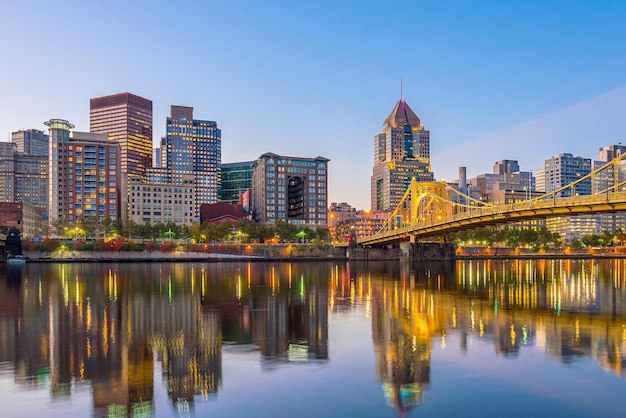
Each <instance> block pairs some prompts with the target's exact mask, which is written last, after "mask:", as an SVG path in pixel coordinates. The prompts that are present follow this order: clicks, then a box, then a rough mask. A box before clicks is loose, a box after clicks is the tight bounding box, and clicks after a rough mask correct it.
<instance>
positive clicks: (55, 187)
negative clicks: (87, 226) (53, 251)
mask: <svg viewBox="0 0 626 418" xmlns="http://www.w3.org/2000/svg"><path fill="white" fill-rule="evenodd" d="M45 125H46V126H48V128H49V131H48V135H49V137H50V142H49V144H50V151H49V167H50V168H49V173H48V213H49V221H51V222H55V221H59V222H64V223H67V224H69V225H74V224H76V223H77V222H78V221H79V220H80V219H81V218H85V219H87V218H92V219H95V221H96V222H100V221H101V220H102V219H103V218H104V217H105V216H107V215H108V216H110V217H111V218H112V219H117V218H118V217H119V215H120V207H119V205H120V200H119V191H120V188H119V185H120V176H121V167H120V155H121V151H120V145H119V143H118V142H113V141H110V140H109V139H108V135H107V134H103V133H102V134H98V133H87V132H73V135H72V136H70V130H71V129H73V128H74V125H72V124H71V123H69V122H68V121H66V120H63V119H51V120H49V121H48V122H45Z"/></svg>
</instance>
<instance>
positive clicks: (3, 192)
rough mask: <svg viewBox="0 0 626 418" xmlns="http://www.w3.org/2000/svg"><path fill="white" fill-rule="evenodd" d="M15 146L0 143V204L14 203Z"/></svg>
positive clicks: (8, 143)
mask: <svg viewBox="0 0 626 418" xmlns="http://www.w3.org/2000/svg"><path fill="white" fill-rule="evenodd" d="M14 177H15V144H13V143H11V142H0V202H14V201H15V181H14Z"/></svg>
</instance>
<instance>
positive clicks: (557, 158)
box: [545, 153, 591, 197]
mask: <svg viewBox="0 0 626 418" xmlns="http://www.w3.org/2000/svg"><path fill="white" fill-rule="evenodd" d="M589 173H591V159H589V158H583V157H574V156H573V155H572V154H570V153H563V154H558V155H554V156H553V157H552V158H549V159H547V160H545V187H546V189H545V192H546V193H550V192H553V191H555V190H558V189H560V188H561V187H564V186H567V185H568V184H570V183H573V182H575V181H576V180H579V179H580V178H582V177H584V176H586V175H587V174H589ZM575 193H576V194H578V195H581V196H583V195H590V194H591V180H585V181H582V182H581V183H579V184H578V185H577V186H576V190H575ZM570 196H572V191H571V190H570V189H568V190H563V191H562V192H560V193H559V197H570Z"/></svg>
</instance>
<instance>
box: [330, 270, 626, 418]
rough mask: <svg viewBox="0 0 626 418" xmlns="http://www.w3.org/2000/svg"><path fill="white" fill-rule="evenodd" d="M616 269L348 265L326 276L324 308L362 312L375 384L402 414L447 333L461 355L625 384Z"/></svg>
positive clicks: (625, 331)
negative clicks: (535, 353) (553, 363)
mask: <svg viewBox="0 0 626 418" xmlns="http://www.w3.org/2000/svg"><path fill="white" fill-rule="evenodd" d="M625 271H626V260H623V259H617V260H607V261H604V262H601V263H599V262H597V261H593V260H516V261H503V260H499V261H495V260H483V261H457V262H452V263H418V264H416V265H411V264H406V265H405V266H404V267H403V266H400V265H397V264H396V265H395V266H390V263H382V264H379V263H372V262H368V263H362V264H360V263H350V264H349V265H348V266H346V268H345V269H344V270H338V271H335V272H334V274H333V277H332V279H331V289H330V295H331V300H330V306H331V311H332V308H333V307H335V309H336V310H337V309H338V307H341V306H343V304H345V300H348V299H349V300H350V301H351V304H352V305H354V306H359V305H364V306H365V314H366V315H371V320H372V330H373V333H372V339H373V343H374V347H375V353H376V369H377V375H378V379H379V381H380V383H381V384H382V386H383V392H384V394H385V397H386V398H387V402H388V404H389V405H390V406H392V407H394V408H396V409H397V410H398V411H399V412H400V413H401V415H404V414H406V412H408V411H409V410H411V409H412V408H413V407H415V406H416V405H419V404H420V403H421V402H423V401H424V393H425V391H426V390H427V389H428V387H429V385H430V359H431V350H433V349H435V347H436V346H437V348H439V347H438V346H440V347H441V349H443V350H446V349H451V347H448V346H447V339H448V338H449V337H450V336H452V335H455V336H457V337H458V338H456V339H458V341H460V347H458V349H459V350H461V351H462V352H465V351H468V350H471V342H472V341H473V340H474V339H481V340H485V341H491V343H492V344H493V347H494V351H495V353H497V354H498V355H501V356H504V357H507V358H516V357H517V356H518V355H519V353H520V351H521V350H523V349H524V347H535V348H536V349H539V350H544V351H545V353H546V355H547V356H548V357H550V358H554V359H555V360H557V361H559V362H563V363H569V362H574V361H577V359H578V358H581V357H592V358H594V359H596V360H597V362H598V364H599V365H600V366H601V367H602V368H604V369H605V370H610V371H612V372H614V373H616V374H617V375H619V376H620V377H622V378H626V372H624V367H623V366H624V365H626V285H625V283H624V272H625ZM359 289H361V291H359ZM456 339H455V340H456Z"/></svg>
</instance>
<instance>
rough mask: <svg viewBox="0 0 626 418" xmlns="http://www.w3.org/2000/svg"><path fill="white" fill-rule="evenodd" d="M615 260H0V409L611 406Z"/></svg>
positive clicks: (575, 409) (510, 410)
mask: <svg viewBox="0 0 626 418" xmlns="http://www.w3.org/2000/svg"><path fill="white" fill-rule="evenodd" d="M625 280H626V260H624V259H619V260H610V259H609V260H463V261H456V262H446V263H407V262H369V263H365V262H363V263H355V262H336V261H334V262H294V263H260V262H259V263H239V262H233V263H152V262H151V263H109V264H107V263H27V264H24V265H22V266H13V265H6V264H4V265H0V408H1V410H0V411H1V412H0V416H3V417H68V416H71V417H149V416H153V417H204V416H211V417H296V416H297V417H353V416H354V417H397V416H407V417H437V416H440V417H450V416H469V417H473V416H475V417H486V416H487V417H502V416H507V417H527V416H533V417H542V416H545V417H548V416H550V417H552V416H555V415H556V416H574V417H587V416H595V417H602V416H604V417H614V416H623V401H622V399H623V394H624V393H626V380H625V378H626V371H625V370H623V368H624V366H626V360H625V356H626V283H624V282H625Z"/></svg>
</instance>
